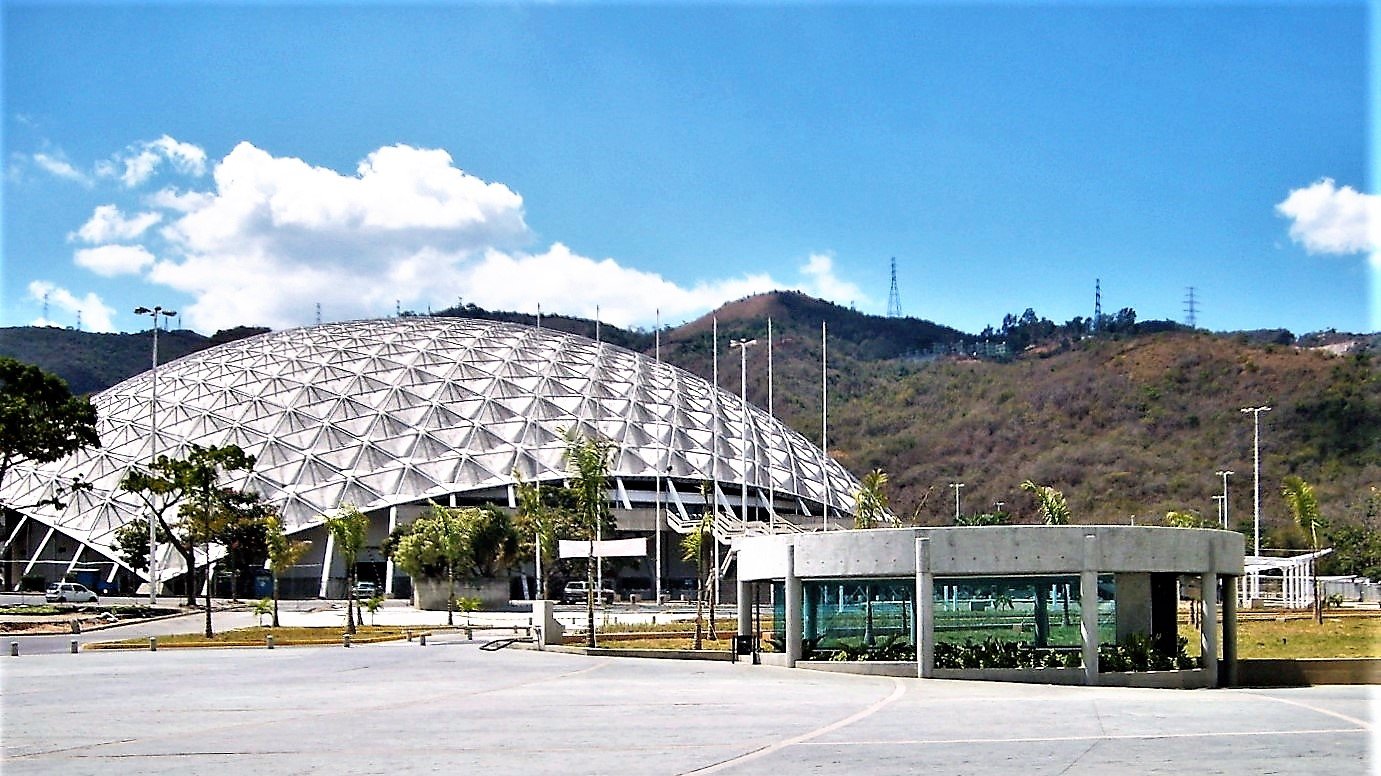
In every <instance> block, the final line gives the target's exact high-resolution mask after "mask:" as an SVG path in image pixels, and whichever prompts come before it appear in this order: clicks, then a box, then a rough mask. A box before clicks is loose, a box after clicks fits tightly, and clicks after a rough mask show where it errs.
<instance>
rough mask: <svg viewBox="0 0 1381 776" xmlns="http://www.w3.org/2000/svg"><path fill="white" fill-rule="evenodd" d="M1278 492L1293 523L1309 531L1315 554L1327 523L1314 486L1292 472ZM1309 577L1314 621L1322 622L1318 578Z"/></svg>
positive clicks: (1311, 545)
mask: <svg viewBox="0 0 1381 776" xmlns="http://www.w3.org/2000/svg"><path fill="white" fill-rule="evenodd" d="M1280 494H1281V495H1282V496H1284V497H1285V506H1286V507H1288V508H1289V509H1290V516H1291V517H1293V518H1294V519H1295V525H1297V526H1299V527H1300V528H1301V529H1304V530H1308V531H1309V544H1310V547H1311V549H1312V550H1313V552H1314V554H1316V555H1317V554H1318V552H1319V529H1320V528H1323V527H1324V526H1325V525H1327V523H1326V522H1325V521H1324V519H1323V516H1322V515H1321V514H1319V499H1318V496H1316V495H1314V486H1313V485H1310V484H1309V483H1307V482H1305V481H1304V480H1303V479H1301V478H1300V477H1298V476H1296V475H1293V474H1292V475H1290V476H1289V477H1286V478H1285V480H1284V482H1283V483H1282V487H1281V490H1280ZM1312 562H1315V561H1311V563H1312ZM1310 577H1312V578H1313V580H1314V622H1316V623H1319V624H1323V599H1322V598H1321V597H1320V596H1319V578H1318V576H1316V575H1314V574H1312V573H1311V574H1310Z"/></svg>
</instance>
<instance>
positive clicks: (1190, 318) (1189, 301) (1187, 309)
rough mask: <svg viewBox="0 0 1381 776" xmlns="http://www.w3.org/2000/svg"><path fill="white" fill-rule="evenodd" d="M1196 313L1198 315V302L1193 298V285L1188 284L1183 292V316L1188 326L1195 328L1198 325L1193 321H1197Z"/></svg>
mask: <svg viewBox="0 0 1381 776" xmlns="http://www.w3.org/2000/svg"><path fill="white" fill-rule="evenodd" d="M1198 315H1199V304H1198V301H1197V300H1196V299H1195V298H1194V287H1193V286H1190V287H1189V288H1188V289H1187V290H1186V292H1185V297H1184V317H1185V323H1188V324H1189V328H1191V329H1197V328H1199V327H1198V326H1196V325H1195V323H1197V321H1198Z"/></svg>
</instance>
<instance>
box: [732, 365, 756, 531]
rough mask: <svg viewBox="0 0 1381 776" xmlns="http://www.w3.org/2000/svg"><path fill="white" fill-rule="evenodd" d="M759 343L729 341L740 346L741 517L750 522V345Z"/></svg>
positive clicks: (745, 521)
mask: <svg viewBox="0 0 1381 776" xmlns="http://www.w3.org/2000/svg"><path fill="white" fill-rule="evenodd" d="M757 343H758V341H757V340H755V339H736V340H733V341H732V342H730V343H729V347H731V348H738V374H739V387H738V395H739V403H740V404H741V406H742V411H743V432H742V437H743V444H742V445H741V447H740V448H739V517H741V518H743V522H744V523H747V522H748V346H750V345H756V344H757ZM745 527H746V526H745Z"/></svg>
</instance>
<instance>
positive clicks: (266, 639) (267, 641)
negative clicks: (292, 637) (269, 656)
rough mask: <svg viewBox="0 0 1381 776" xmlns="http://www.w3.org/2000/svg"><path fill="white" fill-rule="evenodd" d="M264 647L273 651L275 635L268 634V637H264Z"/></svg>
mask: <svg viewBox="0 0 1381 776" xmlns="http://www.w3.org/2000/svg"><path fill="white" fill-rule="evenodd" d="M264 646H265V647H268V648H269V649H273V634H272V633H270V634H268V635H267V636H265V637H264Z"/></svg>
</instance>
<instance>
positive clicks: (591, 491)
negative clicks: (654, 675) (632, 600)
mask: <svg viewBox="0 0 1381 776" xmlns="http://www.w3.org/2000/svg"><path fill="white" fill-rule="evenodd" d="M613 447H614V446H613V444H612V443H611V442H609V441H607V440H604V439H599V438H598V437H584V436H581V435H580V434H579V433H577V432H576V431H574V430H572V431H570V432H567V434H566V470H567V471H568V472H570V474H571V475H572V476H571V482H570V489H571V492H572V493H574V495H575V500H576V510H575V511H576V515H577V519H578V522H579V525H580V527H581V528H582V529H583V531H584V533H585V537H586V539H587V540H588V541H589V546H590V549H589V554H588V555H587V556H586V558H585V621H586V637H585V645H586V646H587V647H590V648H594V646H595V596H596V595H602V594H603V592H604V591H602V590H597V589H596V587H595V563H596V562H597V560H596V559H595V539H596V538H597V537H598V535H599V528H600V526H601V525H602V524H603V523H604V521H605V518H606V517H607V515H608V514H609V496H608V492H607V491H606V489H605V488H606V484H607V482H608V480H609V454H610V452H611V451H612V450H613Z"/></svg>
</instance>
